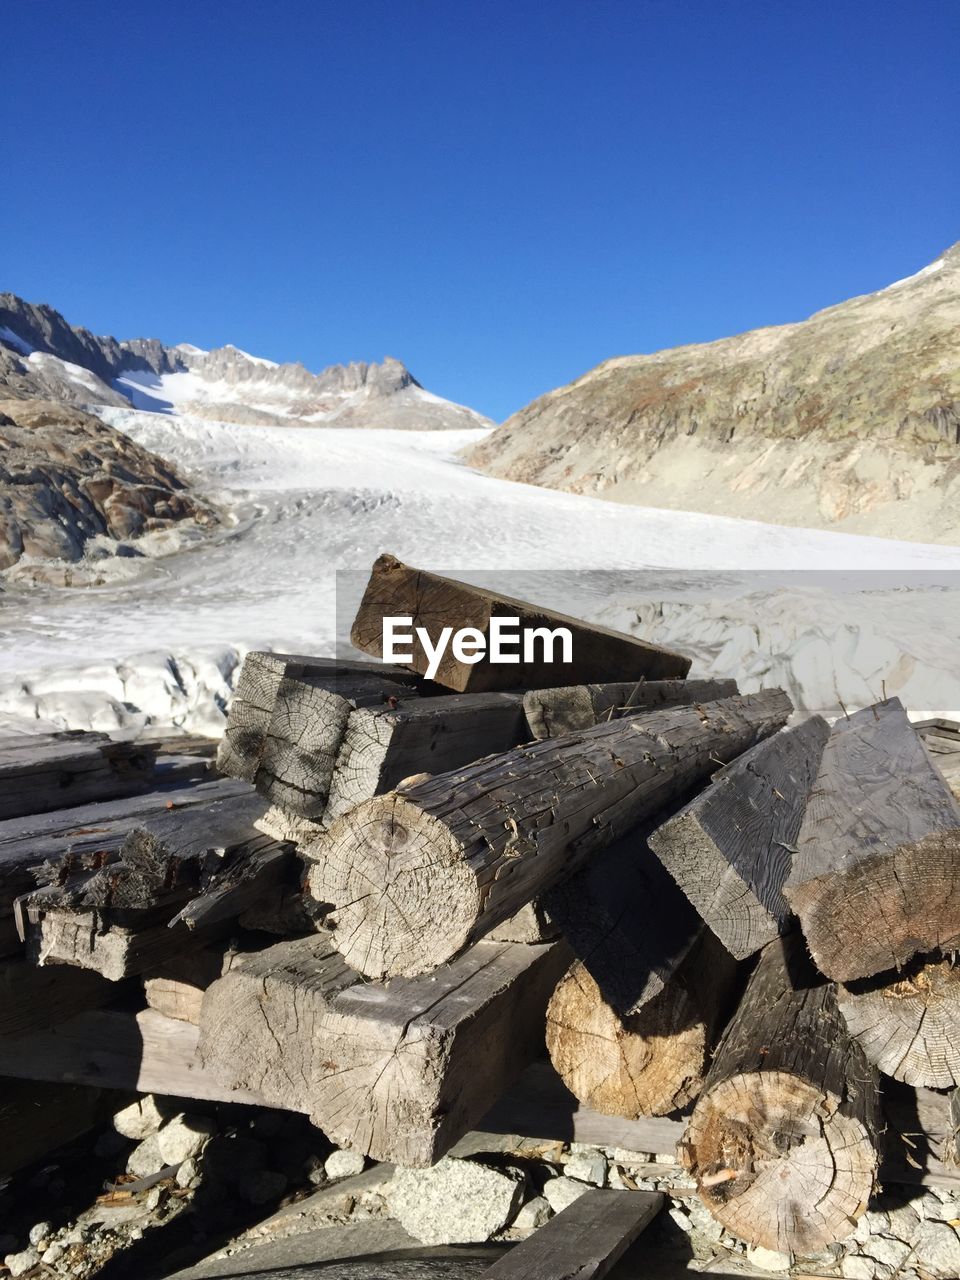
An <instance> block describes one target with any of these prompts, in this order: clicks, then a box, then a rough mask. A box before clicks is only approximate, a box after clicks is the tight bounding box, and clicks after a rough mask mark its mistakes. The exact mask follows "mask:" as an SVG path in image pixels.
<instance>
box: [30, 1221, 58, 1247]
mask: <svg viewBox="0 0 960 1280" xmlns="http://www.w3.org/2000/svg"><path fill="white" fill-rule="evenodd" d="M52 1235H53V1224H52V1223H50V1222H38V1223H37V1224H36V1225H35V1226H33V1227H31V1228H30V1243H31V1244H39V1243H40V1241H41V1240H48V1239H49V1238H50V1236H52Z"/></svg>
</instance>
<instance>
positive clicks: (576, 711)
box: [523, 679, 740, 739]
mask: <svg viewBox="0 0 960 1280" xmlns="http://www.w3.org/2000/svg"><path fill="white" fill-rule="evenodd" d="M739 692H740V690H739V689H738V688H737V682H736V680H678V679H674V680H634V681H633V682H632V683H628V684H623V683H619V684H575V685H566V686H564V687H562V688H554V689H531V690H530V691H529V692H528V693H525V694H524V695H523V710H524V714H525V715H526V717H527V724H528V725H529V728H530V736H531V737H532V738H537V739H542V738H556V737H559V735H560V734H562V733H577V732H578V731H579V730H580V729H589V728H590V726H591V725H594V724H600V723H601V722H602V721H604V720H618V719H619V718H620V717H621V716H626V715H634V714H636V713H637V712H638V711H659V710H660V709H661V708H662V707H676V706H681V705H683V704H684V703H691V702H717V701H718V700H719V699H720V698H735V697H736V696H737V694H738V693H739Z"/></svg>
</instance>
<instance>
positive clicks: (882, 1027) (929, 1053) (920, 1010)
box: [837, 956, 960, 1089]
mask: <svg viewBox="0 0 960 1280" xmlns="http://www.w3.org/2000/svg"><path fill="white" fill-rule="evenodd" d="M837 1002H838V1004H839V1006H840V1012H841V1013H842V1014H843V1017H844V1020H845V1022H846V1024H847V1030H848V1031H849V1032H850V1034H851V1035H852V1036H853V1037H854V1038H855V1039H856V1040H858V1041H859V1043H860V1046H861V1048H862V1049H863V1051H864V1053H865V1054H866V1056H867V1060H868V1061H869V1062H872V1063H873V1065H874V1066H875V1067H877V1068H878V1069H879V1070H880V1071H882V1072H883V1073H884V1074H885V1075H888V1076H893V1077H894V1078H895V1079H897V1080H902V1081H903V1082H904V1083H905V1084H911V1085H924V1086H926V1087H927V1088H931V1089H952V1088H953V1087H954V1085H957V1084H960V968H958V966H957V965H956V964H954V963H953V961H952V960H949V959H944V958H942V957H937V956H934V957H925V958H923V959H918V960H914V961H911V963H910V964H909V965H908V966H907V967H906V969H903V970H901V971H900V972H899V973H893V974H883V975H881V976H880V977H879V978H867V979H865V980H863V981H861V982H856V983H851V984H850V985H848V986H839V987H838V989H837Z"/></svg>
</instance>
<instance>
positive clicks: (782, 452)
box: [468, 244, 960, 543]
mask: <svg viewBox="0 0 960 1280" xmlns="http://www.w3.org/2000/svg"><path fill="white" fill-rule="evenodd" d="M468 461H469V462H471V463H472V464H473V465H475V466H479V467H481V468H483V469H484V470H486V471H487V472H489V474H491V475H495V476H502V477H505V478H508V479H511V480H523V481H527V482H530V483H534V484H539V485H546V486H548V487H550V488H554V489H566V490H568V491H570V492H573V493H582V494H592V495H597V496H600V497H604V498H607V499H614V500H616V501H619V502H627V503H637V504H643V505H646V506H653V507H665V508H670V509H674V510H684V511H702V512H709V513H712V514H717V515H727V516H741V517H749V518H752V519H758V520H771V521H776V522H777V523H778V524H790V525H802V526H806V527H820V528H839V529H843V530H844V531H846V532H850V533H853V532H856V533H869V534H880V535H882V536H886V537H897V538H913V539H918V540H926V541H936V542H940V541H943V542H950V543H957V542H960V244H958V245H954V247H953V248H952V249H949V250H948V251H947V252H946V253H944V254H943V255H942V256H941V257H940V258H938V259H937V260H936V261H935V262H932V263H931V264H930V265H929V266H927V267H925V268H923V270H921V271H919V272H918V273H917V274H916V275H914V276H911V277H909V278H908V279H906V280H900V281H897V283H895V284H893V285H890V286H888V287H887V288H885V289H882V290H880V291H879V292H877V293H872V294H867V295H865V296H863V297H859V298H854V299H852V300H851V301H849V302H843V303H840V304H839V305H837V306H833V307H829V308H828V309H827V310H825V311H820V312H818V313H817V314H816V315H814V316H811V317H810V319H808V320H804V321H802V322H800V323H798V324H788V325H782V326H780V327H778V328H768V329H756V330H754V331H752V332H750V333H744V334H740V335H739V336H737V337H733V338H725V339H723V340H721V341H718V342H710V343H703V344H700V345H696V346H686V347H675V348H673V349H671V350H667V351H659V352H655V353H653V354H650V355H635V356H624V357H620V358H617V359H613V360H608V361H606V362H605V363H604V364H601V365H599V366H598V367H597V368H595V369H593V370H591V371H590V372H589V373H586V374H584V375H583V377H581V378H578V379H577V380H576V381H574V382H571V383H570V384H569V385H568V386H565V387H560V388H558V389H557V390H556V391H551V392H550V393H549V394H547V395H545V396H542V397H541V398H540V399H539V400H535V401H534V402H533V403H532V404H530V405H528V406H527V407H526V408H525V409H522V410H521V411H520V412H519V413H516V414H514V415H513V416H512V417H511V418H509V419H508V420H507V421H506V422H505V423H504V424H503V425H502V426H501V427H499V428H498V429H497V430H496V431H495V432H493V433H492V434H491V435H489V436H487V437H485V438H484V439H483V440H481V441H480V442H479V444H477V445H476V446H475V447H474V448H473V450H472V451H471V453H470V454H469V456H468Z"/></svg>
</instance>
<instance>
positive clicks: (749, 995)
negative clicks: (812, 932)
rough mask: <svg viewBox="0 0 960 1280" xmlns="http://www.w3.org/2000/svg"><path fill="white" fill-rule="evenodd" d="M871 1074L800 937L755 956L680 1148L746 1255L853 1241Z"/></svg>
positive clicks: (867, 1166) (871, 1105) (863, 1184)
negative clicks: (753, 1249)
mask: <svg viewBox="0 0 960 1280" xmlns="http://www.w3.org/2000/svg"><path fill="white" fill-rule="evenodd" d="M880 1128H881V1124H880V1109H879V1090H878V1082H877V1076H876V1072H875V1070H874V1068H873V1067H871V1066H870V1065H869V1063H868V1062H867V1060H866V1058H865V1057H864V1054H863V1050H862V1049H861V1048H860V1046H859V1045H858V1044H857V1043H856V1041H855V1040H853V1039H852V1037H851V1036H850V1035H849V1034H848V1033H847V1030H846V1027H845V1025H844V1022H843V1019H842V1018H841V1016H840V1012H839V1010H838V1009H837V998H836V989H835V987H834V986H833V984H832V983H827V982H824V981H823V979H822V978H820V977H819V976H818V975H817V974H816V973H815V972H814V970H813V968H812V966H811V965H810V964H809V961H808V960H807V959H806V955H805V953H804V950H803V945H802V939H800V938H799V935H792V936H789V937H785V938H782V939H781V938H778V939H777V940H775V941H774V942H771V943H769V944H768V945H767V947H765V948H764V950H763V951H762V952H761V953H760V960H759V962H758V964H757V968H756V969H755V970H754V973H753V976H752V978H751V980H750V983H749V984H748V986H747V989H746V992H745V994H744V997H743V999H742V1001H741V1003H740V1007H739V1009H738V1010H737V1012H736V1014H735V1015H734V1017H733V1019H732V1020H731V1022H730V1025H729V1026H728V1028H727V1030H726V1033H725V1034H724V1037H723V1040H722V1041H721V1043H720V1046H719V1048H718V1049H717V1053H716V1055H715V1057H714V1060H713V1065H712V1066H711V1068H710V1071H709V1074H708V1075H707V1078H706V1080H705V1081H704V1085H703V1091H702V1093H701V1095H700V1099H699V1101H698V1102H697V1105H696V1107H695V1108H694V1112H693V1115H692V1117H691V1119H690V1123H689V1126H688V1128H687V1132H686V1135H685V1137H684V1142H683V1148H682V1150H683V1154H684V1160H685V1163H686V1165H687V1167H688V1169H689V1170H690V1172H691V1173H692V1174H693V1175H694V1177H695V1178H696V1180H697V1186H698V1190H699V1193H700V1197H701V1199H702V1200H703V1202H704V1203H705V1204H706V1206H707V1208H708V1209H709V1210H710V1212H711V1213H712V1214H713V1215H714V1217H715V1218H717V1219H718V1220H719V1221H720V1222H722V1223H723V1225H724V1227H725V1228H726V1229H727V1230H728V1231H730V1232H732V1233H733V1234H734V1235H736V1236H739V1238H740V1239H741V1240H744V1241H746V1242H747V1243H748V1244H750V1245H759V1246H761V1247H763V1248H767V1249H775V1250H778V1251H780V1252H782V1253H787V1254H798V1255H801V1256H805V1255H807V1254H811V1253H816V1252H818V1251H819V1250H820V1249H823V1248H826V1247H827V1246H828V1245H831V1244H834V1243H835V1242H836V1241H838V1240H842V1239H844V1238H845V1237H846V1236H848V1235H849V1234H850V1233H851V1231H853V1230H854V1228H855V1227H856V1224H857V1220H858V1219H859V1218H860V1217H861V1215H862V1214H863V1212H864V1210H865V1209H866V1207H867V1202H868V1200H869V1199H870V1196H871V1195H872V1193H873V1190H874V1187H875V1185H876V1175H877V1166H878V1160H879V1154H878V1152H879V1138H878V1134H879V1131H880Z"/></svg>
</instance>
